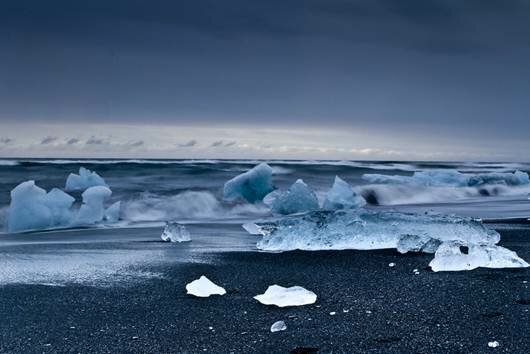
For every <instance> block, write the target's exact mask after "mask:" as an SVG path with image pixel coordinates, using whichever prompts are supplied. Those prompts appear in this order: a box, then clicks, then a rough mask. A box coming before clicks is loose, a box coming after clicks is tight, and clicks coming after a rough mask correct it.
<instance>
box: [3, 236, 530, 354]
mask: <svg viewBox="0 0 530 354" xmlns="http://www.w3.org/2000/svg"><path fill="white" fill-rule="evenodd" d="M501 233H502V240H503V241H502V244H504V245H505V246H507V247H509V248H510V249H512V250H514V251H516V252H517V253H518V254H519V256H521V257H523V258H524V259H526V260H530V232H529V230H527V229H524V228H521V229H513V230H506V231H502V232H501ZM211 257H213V258H214V260H215V262H214V263H213V264H194V263H187V264H173V265H170V266H166V267H163V268H158V267H157V268H156V269H147V270H152V271H156V272H162V273H163V274H164V276H165V277H164V278H162V279H159V278H155V279H148V280H145V281H140V282H135V283H131V284H129V285H128V286H123V285H116V286H111V287H93V286H81V285H70V286H66V287H58V286H44V285H5V286H2V287H0V351H1V352H9V353H37V352H38V353H41V352H46V353H48V352H61V353H62V352H72V353H77V352H80V353H88V352H98V353H124V352H141V353H158V352H179V353H202V352H212V353H230V352H234V353H252V352H264V353H272V352H279V353H287V352H289V351H292V350H294V349H295V348H303V347H305V348H306V349H307V348H315V349H318V352H319V353H330V352H334V353H342V352H347V353H356V352H370V353H490V352H491V353H500V352H503V353H521V354H522V353H530V330H529V324H530V312H529V310H530V290H529V284H528V283H525V282H527V281H529V280H530V270H529V269H516V270H507V269H501V270H494V269H493V270H492V269H478V270H474V271H469V272H444V273H434V272H431V271H430V270H428V269H427V265H428V263H429V260H430V259H431V258H432V256H430V255H418V254H410V255H409V254H408V255H400V254H398V253H397V252H396V251H390V250H385V251H341V252H289V253H283V254H267V253H257V252H227V253H220V254H212V255H211ZM390 262H395V263H396V266H395V267H394V268H390V267H389V266H388V263H390ZM415 268H416V269H418V270H419V271H420V274H419V275H415V274H413V269H415ZM203 274H204V275H206V276H208V277H209V278H210V279H211V280H213V281H214V282H216V283H217V284H219V285H221V286H223V287H225V288H226V289H227V291H228V293H227V294H226V295H225V296H222V297H219V296H216V297H211V298H207V299H199V298H194V297H192V296H188V295H186V294H185V289H184V286H185V285H186V283H188V282H190V281H192V280H194V279H196V278H198V277H199V276H200V275H203ZM272 284H279V285H282V286H291V285H300V286H304V287H306V288H307V289H309V290H312V291H314V292H315V293H316V294H317V295H318V300H317V302H316V304H314V305H308V306H303V307H298V308H284V309H280V308H275V307H267V306H264V305H261V304H259V303H258V302H257V301H255V300H254V299H253V296H255V295H256V294H259V293H262V292H263V291H265V289H266V288H267V286H269V285H272ZM332 311H334V312H336V315H334V316H332V315H330V314H329V313H330V312H332ZM345 311H348V312H345ZM278 320H284V321H285V322H286V324H287V327H288V328H287V330H286V331H284V332H277V333H271V332H270V330H269V329H270V326H271V325H272V324H273V323H274V322H275V321H278ZM210 327H211V328H210ZM493 340H496V341H498V342H499V343H500V346H499V347H497V348H489V347H488V342H489V341H493ZM299 352H303V351H299ZM306 352H309V351H306Z"/></svg>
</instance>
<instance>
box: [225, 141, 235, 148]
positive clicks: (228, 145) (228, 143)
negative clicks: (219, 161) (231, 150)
mask: <svg viewBox="0 0 530 354" xmlns="http://www.w3.org/2000/svg"><path fill="white" fill-rule="evenodd" d="M235 144H236V142H235V141H229V142H227V143H226V144H225V145H224V146H225V147H230V146H234V145H235Z"/></svg>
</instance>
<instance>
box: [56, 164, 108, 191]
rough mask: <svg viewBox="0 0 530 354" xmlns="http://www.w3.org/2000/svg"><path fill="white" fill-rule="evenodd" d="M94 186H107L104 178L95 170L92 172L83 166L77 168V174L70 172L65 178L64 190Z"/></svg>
mask: <svg viewBox="0 0 530 354" xmlns="http://www.w3.org/2000/svg"><path fill="white" fill-rule="evenodd" d="M95 186H104V187H108V185H107V183H106V182H105V180H104V179H103V178H102V177H100V176H99V175H98V174H97V173H96V172H92V171H90V170H88V169H86V168H84V167H80V168H79V174H78V175H76V174H75V173H70V175H69V176H68V178H67V179H66V187H65V190H66V191H84V190H85V189H87V188H90V187H95Z"/></svg>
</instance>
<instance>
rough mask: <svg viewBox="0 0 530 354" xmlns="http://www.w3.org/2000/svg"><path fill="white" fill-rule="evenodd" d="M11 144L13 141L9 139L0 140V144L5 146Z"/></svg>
mask: <svg viewBox="0 0 530 354" xmlns="http://www.w3.org/2000/svg"><path fill="white" fill-rule="evenodd" d="M12 142H13V139H11V138H0V144H5V145H7V144H10V143H12Z"/></svg>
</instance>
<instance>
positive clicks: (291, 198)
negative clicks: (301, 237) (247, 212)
mask: <svg viewBox="0 0 530 354" xmlns="http://www.w3.org/2000/svg"><path fill="white" fill-rule="evenodd" d="M267 199H268V200H267V201H266V202H267V203H269V205H270V207H271V210H272V212H273V213H276V214H283V215H288V214H295V213H302V212H306V211H311V210H317V209H318V208H319V205H318V199H317V196H316V194H315V192H313V191H312V190H311V188H309V186H308V185H307V184H305V183H304V181H303V180H301V179H299V180H297V181H296V182H295V183H293V184H292V185H291V187H289V189H288V190H287V191H285V192H280V191H275V192H272V193H271V196H267Z"/></svg>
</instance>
